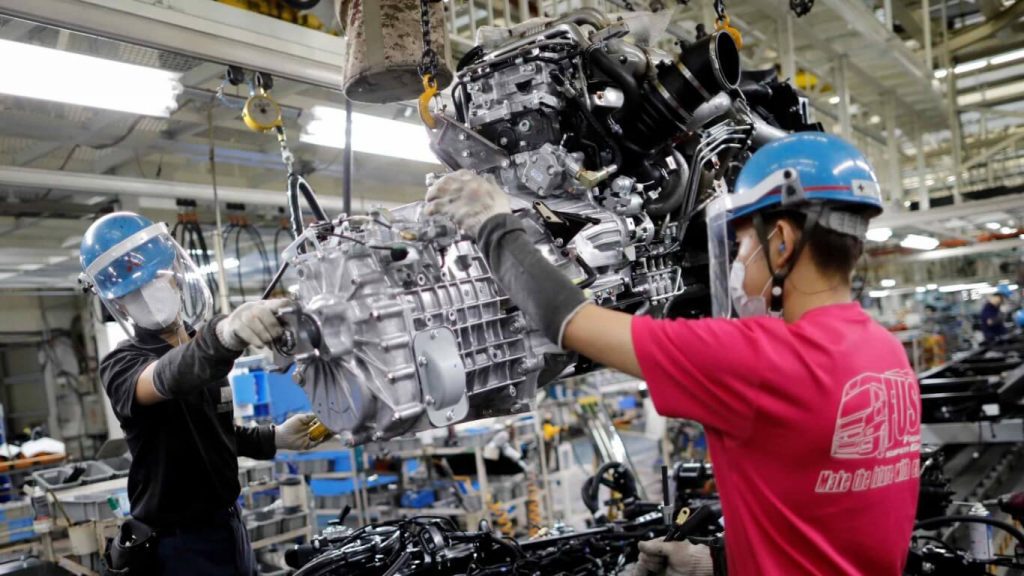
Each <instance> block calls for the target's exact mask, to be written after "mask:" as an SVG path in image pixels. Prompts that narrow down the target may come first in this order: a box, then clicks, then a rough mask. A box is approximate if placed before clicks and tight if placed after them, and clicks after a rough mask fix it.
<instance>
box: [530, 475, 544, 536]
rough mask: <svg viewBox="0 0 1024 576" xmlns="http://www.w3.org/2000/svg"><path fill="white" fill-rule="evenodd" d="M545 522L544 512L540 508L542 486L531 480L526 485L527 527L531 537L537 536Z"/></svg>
mask: <svg viewBox="0 0 1024 576" xmlns="http://www.w3.org/2000/svg"><path fill="white" fill-rule="evenodd" d="M542 524H544V513H543V512H542V511H541V508H540V487H539V486H537V484H536V483H535V482H530V484H529V485H528V486H527V487H526V527H527V530H529V535H530V538H536V537H537V535H538V534H539V533H540V530H541V525H542Z"/></svg>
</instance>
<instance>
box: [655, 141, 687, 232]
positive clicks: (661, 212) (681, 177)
mask: <svg viewBox="0 0 1024 576" xmlns="http://www.w3.org/2000/svg"><path fill="white" fill-rule="evenodd" d="M671 156H672V160H673V161H674V162H675V164H676V171H675V172H674V173H673V174H672V175H671V176H669V177H668V179H666V180H665V183H664V184H663V185H662V186H661V193H660V194H658V197H657V198H656V199H653V200H652V199H648V201H647V202H645V203H644V210H646V211H647V213H648V214H649V215H651V216H668V215H669V214H671V213H673V212H675V211H676V210H678V209H679V207H680V206H682V205H683V201H684V200H686V183H687V182H688V181H689V179H690V165H689V164H687V163H686V159H685V158H683V155H682V154H680V153H679V151H678V150H676V149H675V148H673V149H672V154H671Z"/></svg>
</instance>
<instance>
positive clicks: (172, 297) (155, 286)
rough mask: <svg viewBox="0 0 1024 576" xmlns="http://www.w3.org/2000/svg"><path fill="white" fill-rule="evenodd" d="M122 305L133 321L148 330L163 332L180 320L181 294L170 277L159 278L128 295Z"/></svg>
mask: <svg viewBox="0 0 1024 576" xmlns="http://www.w3.org/2000/svg"><path fill="white" fill-rule="evenodd" d="M121 303H122V304H123V305H124V308H125V311H126V312H127V313H128V316H130V317H131V319H132V321H133V322H135V323H136V324H138V325H139V326H140V327H141V328H145V329H147V330H163V329H164V328H167V327H169V326H171V325H173V324H174V323H175V322H176V321H177V320H178V312H180V311H181V294H180V293H179V292H178V289H177V288H176V287H175V286H174V284H173V282H172V279H171V278H170V277H158V278H157V279H155V280H153V281H152V282H150V283H149V284H146V285H145V286H143V287H142V288H140V289H138V290H136V291H135V292H132V293H131V294H128V295H126V296H125V297H124V298H123V299H122V301H121Z"/></svg>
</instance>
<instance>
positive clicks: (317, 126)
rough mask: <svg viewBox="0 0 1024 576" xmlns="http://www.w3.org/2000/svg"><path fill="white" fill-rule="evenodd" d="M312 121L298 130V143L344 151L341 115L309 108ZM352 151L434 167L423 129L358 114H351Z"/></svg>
mask: <svg viewBox="0 0 1024 576" xmlns="http://www.w3.org/2000/svg"><path fill="white" fill-rule="evenodd" d="M311 114H312V117H313V119H312V120H311V121H310V122H309V124H307V125H306V127H305V128H304V129H303V130H302V134H301V135H300V136H299V139H300V140H302V141H303V142H306V143H309V144H316V145H318V146H327V147H330V148H344V147H345V111H344V110H342V109H340V108H332V107H330V106H313V108H312V110H311ZM352 149H353V150H356V151H357V152H365V153H367V154H379V155H381V156H391V157H392V158H402V159H405V160H416V161H419V162H427V163H430V164H437V163H438V161H437V156H435V155H434V153H433V152H432V151H431V150H430V137H429V136H427V131H426V129H425V128H424V127H423V126H420V125H418V124H413V123H411V122H402V121H400V120H391V119H388V118H382V117H380V116H371V115H370V114H362V113H360V112H353V113H352Z"/></svg>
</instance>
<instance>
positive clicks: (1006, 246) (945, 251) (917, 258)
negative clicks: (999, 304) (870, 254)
mask: <svg viewBox="0 0 1024 576" xmlns="http://www.w3.org/2000/svg"><path fill="white" fill-rule="evenodd" d="M1021 247H1024V240H1020V239H1018V238H1010V239H1008V240H993V241H991V242H978V243H977V244H971V245H969V246H959V247H956V248H939V249H938V250H923V251H920V252H915V253H913V254H903V255H900V256H889V257H884V256H883V257H876V258H873V259H872V261H873V262H878V263H883V262H884V263H887V264H892V263H901V264H909V263H912V262H930V261H933V260H945V259H947V258H962V257H964V256H975V255H978V254H988V253H990V252H1006V251H1008V250H1016V249H1018V248H1021Z"/></svg>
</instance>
